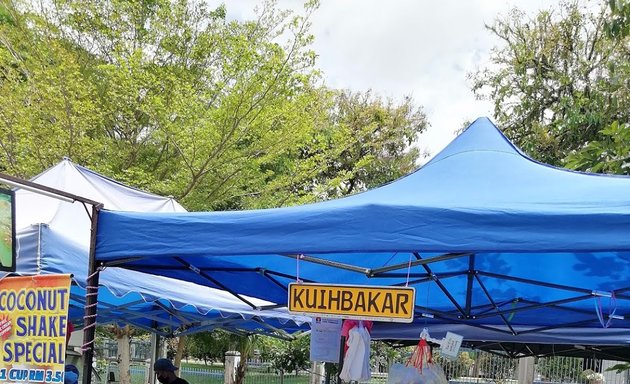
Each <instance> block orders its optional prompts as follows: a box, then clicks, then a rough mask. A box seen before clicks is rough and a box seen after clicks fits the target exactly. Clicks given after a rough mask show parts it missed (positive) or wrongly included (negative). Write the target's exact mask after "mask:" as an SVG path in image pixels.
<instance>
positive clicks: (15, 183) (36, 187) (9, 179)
mask: <svg viewBox="0 0 630 384" xmlns="http://www.w3.org/2000/svg"><path fill="white" fill-rule="evenodd" d="M0 183H4V184H7V185H10V186H12V187H16V188H22V189H25V190H27V191H31V192H34V193H39V194H41V195H45V196H48V197H51V198H54V199H59V200H63V201H66V202H69V203H73V202H75V201H80V202H82V203H87V204H90V205H92V206H97V205H98V206H101V207H102V206H103V204H102V203H99V202H98V201H94V200H90V199H86V198H85V197H81V196H78V195H75V194H73V193H69V192H66V191H62V190H60V189H56V188H52V187H49V186H46V185H42V184H38V183H34V182H32V181H28V180H23V179H20V178H18V177H14V176H9V175H6V174H4V173H0Z"/></svg>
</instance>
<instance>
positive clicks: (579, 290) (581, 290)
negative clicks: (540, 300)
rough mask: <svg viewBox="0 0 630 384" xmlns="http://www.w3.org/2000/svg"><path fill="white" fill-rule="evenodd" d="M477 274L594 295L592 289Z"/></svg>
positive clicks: (507, 276)
mask: <svg viewBox="0 0 630 384" xmlns="http://www.w3.org/2000/svg"><path fill="white" fill-rule="evenodd" d="M477 273H478V274H479V275H482V276H487V277H494V278H496V279H504V280H511V281H517V282H519V283H526V284H532V285H540V286H542V287H547V288H555V289H562V290H565V291H572V292H578V293H586V294H588V295H591V296H592V293H593V290H592V289H586V288H578V287H571V286H568V285H561V284H554V283H547V282H544V281H539V280H531V279H524V278H522V277H516V276H509V275H502V274H499V273H492V272H487V271H477Z"/></svg>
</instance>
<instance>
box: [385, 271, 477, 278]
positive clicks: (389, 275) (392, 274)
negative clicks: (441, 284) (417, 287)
mask: <svg viewBox="0 0 630 384" xmlns="http://www.w3.org/2000/svg"><path fill="white" fill-rule="evenodd" d="M467 272H468V271H454V272H444V273H440V279H442V280H444V279H445V278H449V277H455V276H461V275H463V274H465V273H467ZM407 276H409V277H420V278H422V277H429V275H428V274H427V273H426V272H412V273H409V275H407V273H405V272H384V273H379V274H378V275H374V276H372V277H374V278H392V277H402V278H406V277H407Z"/></svg>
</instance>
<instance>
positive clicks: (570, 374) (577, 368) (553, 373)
mask: <svg viewBox="0 0 630 384" xmlns="http://www.w3.org/2000/svg"><path fill="white" fill-rule="evenodd" d="M537 370H538V372H539V373H540V374H541V375H542V377H544V379H545V381H560V382H564V381H568V380H574V378H576V377H580V375H581V374H582V362H581V359H580V361H579V362H578V363H577V364H576V363H575V361H572V360H571V359H567V358H566V357H563V356H552V357H546V358H544V359H539V360H538V364H537Z"/></svg>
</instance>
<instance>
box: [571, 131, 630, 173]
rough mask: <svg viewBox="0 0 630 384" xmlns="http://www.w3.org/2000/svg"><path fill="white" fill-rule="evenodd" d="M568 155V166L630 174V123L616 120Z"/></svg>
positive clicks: (589, 170)
mask: <svg viewBox="0 0 630 384" xmlns="http://www.w3.org/2000/svg"><path fill="white" fill-rule="evenodd" d="M600 133H601V138H600V139H599V140H595V141H591V142H589V143H588V144H586V145H585V146H584V147H582V148H581V149H580V150H578V151H574V152H573V153H571V154H569V156H568V157H567V163H566V165H567V167H569V168H573V169H577V170H581V171H588V172H600V173H615V174H626V175H627V174H630V125H628V124H620V123H619V122H617V121H615V122H613V123H612V124H610V125H609V126H608V127H606V128H604V129H602V130H601V131H600Z"/></svg>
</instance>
